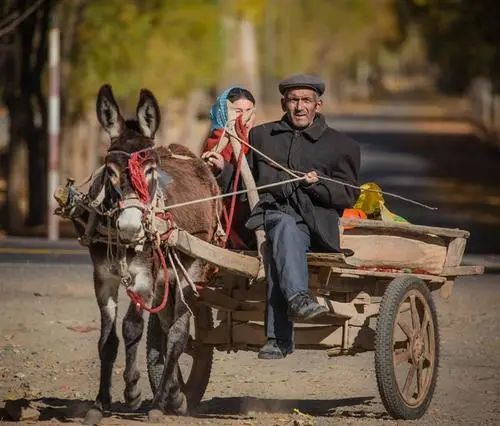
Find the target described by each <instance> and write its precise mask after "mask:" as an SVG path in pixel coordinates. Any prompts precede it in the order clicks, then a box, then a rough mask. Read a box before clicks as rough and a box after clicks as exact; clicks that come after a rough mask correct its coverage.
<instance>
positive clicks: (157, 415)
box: [148, 408, 163, 423]
mask: <svg viewBox="0 0 500 426" xmlns="http://www.w3.org/2000/svg"><path fill="white" fill-rule="evenodd" d="M148 422H149V423H163V412H162V411H161V410H158V409H157V408H153V409H152V410H149V412H148Z"/></svg>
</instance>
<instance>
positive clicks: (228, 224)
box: [222, 149, 245, 248]
mask: <svg viewBox="0 0 500 426" xmlns="http://www.w3.org/2000/svg"><path fill="white" fill-rule="evenodd" d="M244 155H245V151H244V150H243V149H240V154H239V155H238V162H237V164H236V173H235V176H234V181H233V193H234V192H235V191H237V190H238V182H239V181H240V175H241V163H242V160H243V156H244ZM235 205H236V194H233V196H232V198H231V206H230V208H229V214H228V215H227V218H226V238H225V240H224V244H223V245H222V248H226V245H227V242H228V241H229V235H230V234H231V226H232V225H233V217H234V207H235Z"/></svg>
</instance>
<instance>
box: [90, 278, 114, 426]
mask: <svg viewBox="0 0 500 426" xmlns="http://www.w3.org/2000/svg"><path fill="white" fill-rule="evenodd" d="M94 288H95V294H96V298H97V304H98V306H99V310H100V313H101V336H100V338H99V343H98V351H99V359H100V361H101V372H100V380H99V393H98V394H97V398H96V401H95V403H94V405H93V407H92V408H91V409H90V410H89V411H88V412H87V415H86V416H85V420H84V424H97V423H99V422H100V420H101V419H102V417H103V412H104V411H105V410H109V407H110V405H111V375H112V373H113V364H114V362H115V360H116V355H117V352H118V336H117V335H116V311H117V297H118V282H117V281H116V280H106V281H104V280H103V279H102V278H101V277H99V276H98V274H96V273H95V272H94Z"/></svg>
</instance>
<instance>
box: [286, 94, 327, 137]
mask: <svg viewBox="0 0 500 426" xmlns="http://www.w3.org/2000/svg"><path fill="white" fill-rule="evenodd" d="M321 104H322V102H321V99H320V98H319V96H318V94H317V93H316V92H315V91H314V90H312V89H306V88H304V89H300V88H299V89H290V90H289V91H288V92H286V94H285V96H284V97H283V98H282V99H281V107H282V108H283V111H285V112H286V114H287V116H288V119H289V120H290V122H291V123H292V124H293V126H294V127H296V128H297V129H304V128H306V127H309V126H310V125H311V124H312V122H313V121H314V117H315V115H316V113H317V112H319V110H320V109H321Z"/></svg>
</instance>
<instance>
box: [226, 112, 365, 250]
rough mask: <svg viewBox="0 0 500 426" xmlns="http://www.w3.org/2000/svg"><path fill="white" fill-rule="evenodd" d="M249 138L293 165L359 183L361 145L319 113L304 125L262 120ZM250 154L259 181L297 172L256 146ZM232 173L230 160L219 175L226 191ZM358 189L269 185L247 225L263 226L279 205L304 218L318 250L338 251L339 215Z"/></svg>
mask: <svg viewBox="0 0 500 426" xmlns="http://www.w3.org/2000/svg"><path fill="white" fill-rule="evenodd" d="M249 140H250V144H251V145H252V146H254V147H255V148H257V149H258V150H260V151H262V152H263V153H264V154H266V155H267V156H269V157H270V158H272V159H273V160H275V161H276V162H278V163H280V164H282V165H284V166H285V167H288V168H289V169H292V170H297V171H301V172H309V171H312V170H315V171H317V172H318V174H319V175H323V176H328V177H330V178H333V179H336V180H339V181H342V182H345V183H348V184H351V185H357V184H358V171H359V165H360V150H359V146H358V144H357V143H356V142H355V141H354V140H352V139H351V138H349V137H347V136H345V135H343V134H341V133H339V132H337V131H335V130H333V129H332V128H330V127H328V126H327V124H326V122H325V118H324V117H323V116H322V115H320V114H317V116H316V118H315V120H314V122H313V124H312V125H311V126H310V127H308V128H306V129H304V130H296V129H294V128H293V127H292V126H291V125H290V124H289V122H288V120H287V119H286V116H284V117H283V118H282V119H281V120H280V121H275V122H272V123H266V124H262V125H260V126H257V127H254V128H253V129H252V130H251V131H250V139H249ZM247 159H248V163H249V166H250V168H251V170H252V174H253V176H254V178H255V183H256V185H257V186H262V185H266V184H269V183H274V182H279V181H283V180H286V179H290V178H291V177H292V176H290V175H289V174H287V173H286V172H285V171H283V170H280V169H279V168H277V167H276V166H274V165H272V164H270V163H269V162H268V161H267V160H265V159H264V158H262V157H261V156H259V155H258V154H256V153H255V152H253V151H252V150H250V152H249V154H248V156H247ZM232 172H233V170H232V166H231V165H229V164H227V166H226V167H225V168H224V170H223V172H222V174H221V176H220V178H219V182H220V183H221V184H222V187H223V190H224V189H225V188H228V186H229V182H230V176H231V175H232ZM357 194H358V191H357V190H356V189H352V188H349V187H346V186H343V185H341V184H337V183H333V182H328V181H325V180H321V179H320V180H319V182H318V183H315V184H312V185H306V184H304V183H302V182H300V183H297V182H294V183H291V184H286V185H281V186H276V187H273V188H269V189H266V190H263V191H261V192H260V202H259V203H258V204H257V206H255V208H254V209H253V211H252V212H251V214H250V218H249V220H248V222H247V227H248V228H249V229H257V228H258V227H260V226H262V225H263V221H264V211H265V210H267V209H279V210H282V211H284V212H286V213H289V214H291V215H292V216H294V217H295V218H296V219H297V221H301V219H302V220H303V222H305V224H306V225H307V227H308V228H309V230H310V233H311V248H312V249H313V250H320V251H339V228H338V219H339V217H340V216H341V215H342V211H343V210H344V209H345V208H348V207H351V206H352V205H353V204H354V202H355V199H356V196H357Z"/></svg>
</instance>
